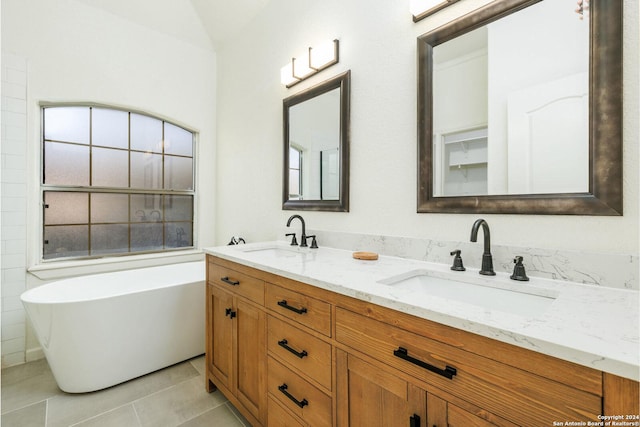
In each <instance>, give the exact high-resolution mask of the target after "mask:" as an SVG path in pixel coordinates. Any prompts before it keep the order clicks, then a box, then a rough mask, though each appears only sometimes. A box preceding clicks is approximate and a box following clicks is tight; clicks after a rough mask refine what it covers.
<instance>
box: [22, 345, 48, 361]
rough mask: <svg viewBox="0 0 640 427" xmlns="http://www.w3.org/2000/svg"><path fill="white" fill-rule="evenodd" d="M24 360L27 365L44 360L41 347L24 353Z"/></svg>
mask: <svg viewBox="0 0 640 427" xmlns="http://www.w3.org/2000/svg"><path fill="white" fill-rule="evenodd" d="M25 359H26V361H27V363H28V362H33V361H35V360H40V359H44V352H43V351H42V348H41V347H36V348H31V349H29V350H27V351H26V357H25Z"/></svg>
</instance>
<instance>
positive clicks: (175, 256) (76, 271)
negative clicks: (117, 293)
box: [27, 249, 204, 280]
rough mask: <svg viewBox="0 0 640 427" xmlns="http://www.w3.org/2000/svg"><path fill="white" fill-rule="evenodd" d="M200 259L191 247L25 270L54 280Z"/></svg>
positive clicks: (41, 266) (52, 264)
mask: <svg viewBox="0 0 640 427" xmlns="http://www.w3.org/2000/svg"><path fill="white" fill-rule="evenodd" d="M202 260H204V252H203V251H201V250H199V249H191V250H186V251H176V252H164V253H157V254H144V255H131V256H121V257H107V258H97V259H88V260H75V261H60V262H49V263H43V264H38V265H34V266H32V267H29V268H28V269H27V271H28V272H29V273H31V274H33V275H34V276H36V277H37V278H38V279H40V280H55V279H62V278H65V277H72V276H83V275H87V274H98V273H107V272H110V271H118V270H131V269H134V268H145V267H154V266H157V265H166V264H179V263H183V262H192V261H202Z"/></svg>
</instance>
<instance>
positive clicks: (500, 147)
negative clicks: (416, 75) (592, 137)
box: [433, 1, 589, 196]
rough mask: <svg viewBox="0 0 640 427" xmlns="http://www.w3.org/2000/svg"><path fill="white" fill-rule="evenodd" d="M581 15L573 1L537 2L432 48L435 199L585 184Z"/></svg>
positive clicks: (585, 44)
mask: <svg viewBox="0 0 640 427" xmlns="http://www.w3.org/2000/svg"><path fill="white" fill-rule="evenodd" d="M581 18H582V15H579V14H577V13H576V12H575V7H574V4H571V2H568V1H543V2H540V3H537V4H535V5H532V6H530V7H528V8H526V9H524V10H522V11H521V12H519V13H516V14H512V15H509V16H507V17H505V18H503V19H500V20H497V21H494V22H492V23H490V24H487V25H485V26H483V27H480V28H478V29H477V30H474V31H470V32H468V33H466V34H464V35H462V36H460V37H457V38H455V39H453V40H450V41H448V42H445V43H442V44H440V45H438V46H436V47H434V49H433V102H434V112H433V136H434V151H435V153H434V154H435V155H434V158H433V167H434V171H435V173H434V178H435V184H434V194H435V195H436V196H459V195H486V194H532V193H573V192H586V191H587V190H588V189H589V178H588V173H589V168H588V161H589V135H588V132H587V129H588V124H589V116H588V114H589V105H588V100H589V88H588V85H589V82H588V74H587V73H588V70H589V22H588V21H585V20H584V19H581ZM540 22H544V23H545V25H544V31H540ZM532 59H534V60H532ZM523 64H526V66H524V67H523V66H522V65H523ZM478 134H479V135H478Z"/></svg>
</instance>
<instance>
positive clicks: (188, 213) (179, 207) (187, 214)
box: [164, 196, 193, 221]
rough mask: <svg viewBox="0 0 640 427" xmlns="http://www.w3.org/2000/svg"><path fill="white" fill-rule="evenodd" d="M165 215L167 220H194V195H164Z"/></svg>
mask: <svg viewBox="0 0 640 427" xmlns="http://www.w3.org/2000/svg"><path fill="white" fill-rule="evenodd" d="M164 200H165V204H164V215H165V220H166V221H192V220H193V197H192V196H164Z"/></svg>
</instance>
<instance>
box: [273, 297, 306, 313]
mask: <svg viewBox="0 0 640 427" xmlns="http://www.w3.org/2000/svg"><path fill="white" fill-rule="evenodd" d="M278 305H279V306H280V307H284V308H286V309H287V310H291V311H293V312H294V313H298V314H304V313H306V312H307V309H306V308H304V307H302V308H295V307H291V306H290V305H288V304H287V300H286V299H283V300H282V301H278Z"/></svg>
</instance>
